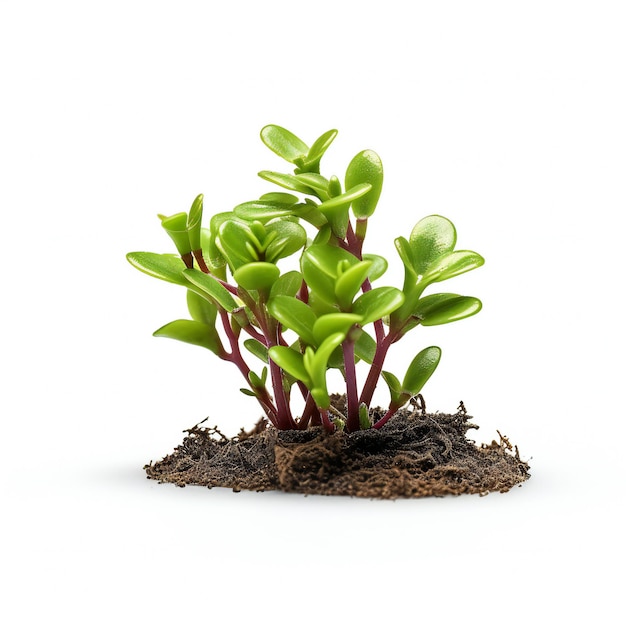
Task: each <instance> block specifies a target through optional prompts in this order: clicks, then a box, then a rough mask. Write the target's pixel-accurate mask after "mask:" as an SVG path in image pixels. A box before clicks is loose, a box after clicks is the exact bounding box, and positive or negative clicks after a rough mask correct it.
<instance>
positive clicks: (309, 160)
mask: <svg viewBox="0 0 626 626" xmlns="http://www.w3.org/2000/svg"><path fill="white" fill-rule="evenodd" d="M337 132H338V131H336V130H334V129H333V130H328V131H326V132H325V133H324V134H323V135H321V136H320V137H318V138H317V139H316V140H315V141H314V142H313V145H312V146H311V149H310V150H309V152H308V154H307V156H306V159H305V161H304V169H305V170H306V171H307V172H313V171H316V172H319V164H320V160H321V159H322V157H323V156H324V153H325V152H326V150H328V148H329V146H330V144H331V143H332V142H333V141H334V139H335V137H336V136H337Z"/></svg>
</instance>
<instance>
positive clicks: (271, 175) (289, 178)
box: [259, 170, 315, 196]
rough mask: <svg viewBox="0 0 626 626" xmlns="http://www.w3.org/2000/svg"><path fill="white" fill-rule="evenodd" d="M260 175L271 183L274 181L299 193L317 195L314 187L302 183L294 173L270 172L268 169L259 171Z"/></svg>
mask: <svg viewBox="0 0 626 626" xmlns="http://www.w3.org/2000/svg"><path fill="white" fill-rule="evenodd" d="M259 176H260V177H261V178H262V179H263V180H267V181H269V182H270V183H274V184H276V185H279V186H280V187H284V188H285V189H289V190H291V191H297V192H298V193H306V194H308V195H312V196H314V195H315V192H314V191H313V189H311V188H310V187H308V186H307V185H305V184H303V183H301V182H300V181H299V180H298V178H297V177H296V176H294V175H293V174H280V173H279V172H270V171H268V170H263V171H261V172H259Z"/></svg>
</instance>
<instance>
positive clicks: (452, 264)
mask: <svg viewBox="0 0 626 626" xmlns="http://www.w3.org/2000/svg"><path fill="white" fill-rule="evenodd" d="M484 263H485V259H483V257H482V256H480V254H478V253H476V252H472V251H471V250H457V251H455V252H450V254H446V255H445V256H443V257H442V258H440V259H439V260H438V261H437V262H436V263H435V264H434V266H432V267H431V268H430V269H429V271H428V273H427V274H426V275H425V276H424V281H426V282H428V283H437V282H441V281H442V280H448V278H453V277H454V276H458V275H459V274H464V273H465V272H469V271H470V270H473V269H476V268H477V267H480V266H481V265H484Z"/></svg>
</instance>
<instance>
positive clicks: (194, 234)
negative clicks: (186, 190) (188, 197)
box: [187, 194, 204, 250]
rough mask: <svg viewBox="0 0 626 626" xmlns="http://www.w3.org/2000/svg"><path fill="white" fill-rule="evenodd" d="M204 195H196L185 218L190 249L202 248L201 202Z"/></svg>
mask: <svg viewBox="0 0 626 626" xmlns="http://www.w3.org/2000/svg"><path fill="white" fill-rule="evenodd" d="M203 200H204V196H203V195H202V194H200V195H199V196H197V197H196V199H195V200H194V201H193V204H192V205H191V208H190V209H189V217H188V218H187V232H188V233H189V243H190V244H191V249H192V250H200V249H201V248H202V242H201V231H202V203H203Z"/></svg>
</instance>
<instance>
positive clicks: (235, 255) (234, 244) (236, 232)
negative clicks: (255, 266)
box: [216, 220, 261, 271]
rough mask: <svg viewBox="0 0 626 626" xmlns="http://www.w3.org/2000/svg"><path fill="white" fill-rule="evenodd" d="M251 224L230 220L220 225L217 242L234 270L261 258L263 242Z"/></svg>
mask: <svg viewBox="0 0 626 626" xmlns="http://www.w3.org/2000/svg"><path fill="white" fill-rule="evenodd" d="M257 223H258V222H257ZM250 226H251V225H250V224H247V223H245V222H242V221H239V220H229V221H227V222H224V223H223V224H222V225H221V226H220V229H219V232H218V236H217V240H216V243H217V246H218V247H219V249H220V250H221V251H222V254H223V255H224V257H225V258H226V260H227V261H228V263H229V265H230V266H231V268H232V270H233V271H234V270H236V269H237V268H238V267H241V266H242V265H245V264H246V263H253V262H254V261H258V260H259V252H258V249H259V248H260V247H261V245H260V244H261V242H260V241H259V240H258V238H257V237H256V236H255V234H254V232H253V231H252V230H251V228H250Z"/></svg>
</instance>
